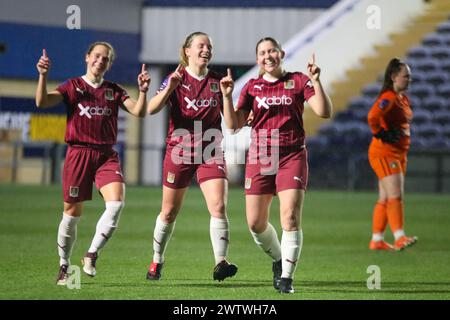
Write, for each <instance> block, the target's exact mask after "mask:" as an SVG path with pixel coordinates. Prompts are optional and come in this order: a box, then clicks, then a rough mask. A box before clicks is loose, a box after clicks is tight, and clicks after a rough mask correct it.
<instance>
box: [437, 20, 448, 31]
mask: <svg viewBox="0 0 450 320" xmlns="http://www.w3.org/2000/svg"><path fill="white" fill-rule="evenodd" d="M437 32H438V33H441V34H442V33H444V34H450V21H445V22H443V23H441V24H439V25H438V27H437Z"/></svg>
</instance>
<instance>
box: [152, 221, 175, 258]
mask: <svg viewBox="0 0 450 320" xmlns="http://www.w3.org/2000/svg"><path fill="white" fill-rule="evenodd" d="M174 228H175V221H174V222H172V223H169V224H167V223H164V222H163V221H162V220H161V218H160V217H159V215H158V217H157V218H156V225H155V230H154V231H153V262H156V263H164V252H165V251H166V247H167V244H168V243H169V240H170V237H171V236H172V233H173V229H174Z"/></svg>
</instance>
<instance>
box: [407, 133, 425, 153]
mask: <svg viewBox="0 0 450 320" xmlns="http://www.w3.org/2000/svg"><path fill="white" fill-rule="evenodd" d="M427 146H428V144H427V139H425V138H422V137H418V136H415V135H414V132H413V134H412V137H411V150H413V151H415V150H424V149H426V148H427Z"/></svg>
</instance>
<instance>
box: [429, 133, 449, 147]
mask: <svg viewBox="0 0 450 320" xmlns="http://www.w3.org/2000/svg"><path fill="white" fill-rule="evenodd" d="M427 148H429V149H438V150H442V149H449V148H450V139H449V138H447V137H446V136H442V135H440V136H435V137H431V138H429V139H427Z"/></svg>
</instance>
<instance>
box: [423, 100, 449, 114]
mask: <svg viewBox="0 0 450 320" xmlns="http://www.w3.org/2000/svg"><path fill="white" fill-rule="evenodd" d="M446 104H447V100H446V99H444V98H441V97H439V96H434V97H430V98H428V99H425V100H424V101H423V103H422V108H423V109H425V110H428V111H430V112H435V111H439V110H445V109H446V107H445V106H446Z"/></svg>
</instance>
